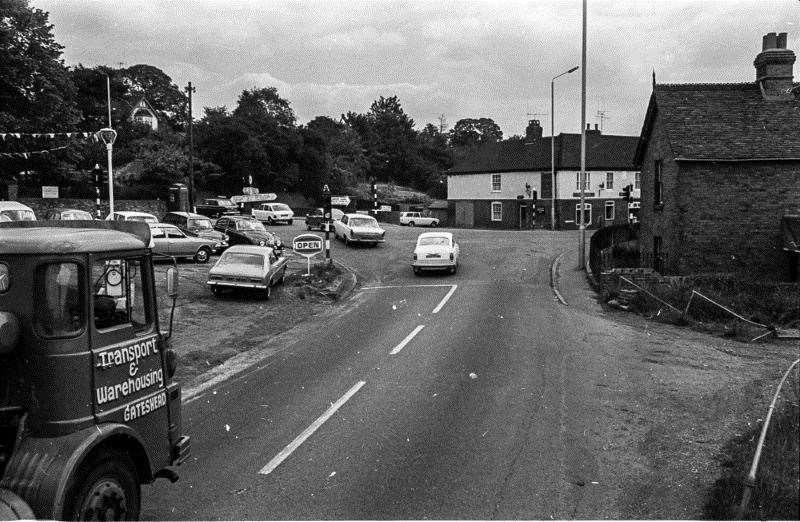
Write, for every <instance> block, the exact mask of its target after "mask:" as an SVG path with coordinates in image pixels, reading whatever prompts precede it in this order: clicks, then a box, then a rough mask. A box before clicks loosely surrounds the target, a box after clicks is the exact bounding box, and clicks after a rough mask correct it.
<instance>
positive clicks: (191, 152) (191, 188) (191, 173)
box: [186, 82, 196, 212]
mask: <svg viewBox="0 0 800 522" xmlns="http://www.w3.org/2000/svg"><path fill="white" fill-rule="evenodd" d="M195 90H196V89H195V88H194V87H192V82H189V85H188V86H187V87H186V91H187V92H188V93H189V210H190V211H192V212H194V134H193V132H192V121H193V120H194V116H193V115H192V93H193V92H194V91H195Z"/></svg>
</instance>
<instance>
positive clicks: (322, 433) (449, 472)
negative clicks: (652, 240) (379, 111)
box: [143, 223, 614, 520]
mask: <svg viewBox="0 0 800 522" xmlns="http://www.w3.org/2000/svg"><path fill="white" fill-rule="evenodd" d="M301 227H302V223H299V224H298V223H296V224H295V225H293V226H291V227H288V226H284V227H273V228H274V229H275V230H276V231H278V232H279V234H280V235H281V237H282V238H283V239H284V241H290V240H291V238H292V237H293V236H294V235H296V234H298V233H300V231H301V230H304V229H302V228H301ZM387 229H388V233H387V242H386V243H385V244H382V245H380V246H378V247H377V248H370V247H356V248H350V249H345V248H344V247H343V246H342V244H341V243H340V242H336V241H334V257H335V259H337V260H339V261H341V262H343V263H345V264H347V265H348V266H351V267H353V268H354V269H355V270H356V271H357V272H358V274H359V277H360V283H361V286H360V289H359V290H358V291H357V292H356V294H355V295H354V296H353V297H352V298H351V301H350V303H349V304H347V305H346V306H343V307H342V308H341V309H340V311H339V313H337V314H332V315H327V316H323V317H320V318H319V319H318V320H315V321H313V322H311V323H309V324H308V325H307V327H304V329H303V330H302V331H301V332H299V333H298V334H297V335H296V337H295V339H293V342H291V343H290V344H289V345H287V347H286V349H284V350H283V351H281V352H279V353H277V354H275V355H274V356H272V357H270V358H269V359H267V360H265V361H261V362H260V363H259V364H258V365H256V366H254V367H253V368H251V369H249V370H247V371H244V372H242V373H240V374H238V375H235V376H233V377H232V378H230V379H228V380H226V381H225V382H222V383H220V384H219V385H218V386H217V387H214V388H209V389H208V390H206V391H205V392H203V393H202V394H200V395H197V396H195V397H193V398H192V400H191V401H190V402H188V403H187V404H185V406H184V412H183V415H184V431H185V432H186V433H189V434H190V435H191V436H192V440H193V447H192V458H191V459H190V461H189V462H188V463H186V464H185V465H183V466H182V467H181V469H180V474H181V480H180V481H179V482H178V483H176V484H169V483H168V482H166V481H163V480H159V481H157V482H156V483H155V484H154V485H153V486H149V487H147V488H145V494H144V499H143V517H144V518H147V519H284V520H285V519H407V518H411V519H423V518H436V519H544V518H551V517H554V518H561V519H563V518H571V517H575V516H578V517H580V516H588V517H589V518H603V517H604V515H605V516H612V517H613V516H614V512H613V511H608V509H611V508H610V507H609V504H612V503H613V502H610V498H609V496H611V495H613V494H614V492H612V491H610V490H608V489H604V488H602V487H597V488H592V487H591V483H590V482H589V480H588V479H586V480H585V482H584V479H585V478H586V477H589V478H591V477H592V474H593V473H594V472H596V471H597V470H596V467H597V461H596V459H595V457H594V456H593V451H592V450H591V448H590V447H589V445H588V444H589V443H588V442H587V441H588V440H589V438H587V437H586V433H587V431H586V430H587V426H591V425H592V423H593V422H594V420H593V419H594V415H595V413H594V408H595V406H596V400H595V397H594V395H595V391H594V388H593V386H591V385H590V384H588V379H586V378H585V374H586V372H588V371H591V370H590V369H587V367H586V364H585V357H584V355H585V354H586V353H588V352H591V351H592V350H593V348H594V347H595V345H596V343H597V340H596V339H592V338H590V337H589V338H587V335H586V329H587V325H585V324H583V323H582V321H584V320H585V319H584V318H583V316H580V315H576V312H574V311H572V310H570V309H569V308H567V307H564V306H563V305H560V304H559V303H558V301H556V300H555V299H554V296H553V293H552V291H551V289H550V287H549V278H550V265H551V262H552V260H553V258H554V257H555V256H556V255H557V254H558V253H559V252H560V250H562V249H564V248H566V242H565V241H563V238H561V237H560V236H558V234H553V233H549V232H544V231H533V232H530V231H525V232H520V231H471V230H470V231H464V230H459V231H455V233H456V235H457V239H458V241H459V243H460V245H461V252H462V259H461V266H460V268H459V272H458V273H457V274H456V275H454V276H453V275H446V274H435V275H424V276H422V277H417V276H414V275H413V274H412V271H411V268H410V256H411V252H412V249H413V243H414V240H415V238H416V235H417V234H418V233H419V232H421V231H423V230H422V229H419V228H415V229H411V228H405V227H395V226H388V227H387ZM576 477H581V479H580V480H578V479H577V478H576ZM587 486H589V487H587Z"/></svg>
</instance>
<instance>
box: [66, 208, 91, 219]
mask: <svg viewBox="0 0 800 522" xmlns="http://www.w3.org/2000/svg"><path fill="white" fill-rule="evenodd" d="M61 219H73V220H90V221H91V219H92V215H91V214H89V213H88V212H84V211H83V210H71V211H69V212H64V213H63V214H61Z"/></svg>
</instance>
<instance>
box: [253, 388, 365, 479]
mask: <svg viewBox="0 0 800 522" xmlns="http://www.w3.org/2000/svg"><path fill="white" fill-rule="evenodd" d="M365 384H367V383H366V382H365V381H358V383H356V385H355V386H353V387H352V388H350V389H349V390H348V391H347V393H345V394H344V395H342V397H341V398H340V399H339V400H338V401H336V402H335V403H333V404H331V407H330V408H328V409H327V411H326V412H325V413H323V414H322V415H320V417H319V418H318V419H317V420H315V421H314V422H313V423H312V424H311V426H309V427H308V428H306V429H305V430H304V431H303V433H301V434H300V435H298V436H297V438H296V439H294V440H293V441H292V442H290V443H289V444H288V445H287V446H286V447H285V448H283V449H282V450H281V452H280V453H278V454H277V455H275V457H274V458H273V459H272V460H270V461H269V463H267V465H266V466H264V467H263V468H261V471H259V472H258V473H259V474H260V475H269V474H270V473H272V471H273V470H275V468H277V467H278V466H280V464H281V462H283V461H284V460H286V459H287V458H288V457H289V455H291V454H292V453H293V452H294V450H296V449H297V448H299V447H300V445H301V444H302V443H303V442H305V441H306V439H307V438H309V437H310V436H311V435H313V434H314V432H315V431H317V430H318V429H319V427H320V426H322V425H323V424H325V421H327V420H328V419H330V418H331V417H332V416H333V414H334V413H336V411H337V410H338V409H339V408H341V407H342V406H343V405H344V403H346V402H347V401H349V400H350V398H351V397H352V396H353V395H355V394H356V392H358V390H360V389H361V387H362V386H364V385H365Z"/></svg>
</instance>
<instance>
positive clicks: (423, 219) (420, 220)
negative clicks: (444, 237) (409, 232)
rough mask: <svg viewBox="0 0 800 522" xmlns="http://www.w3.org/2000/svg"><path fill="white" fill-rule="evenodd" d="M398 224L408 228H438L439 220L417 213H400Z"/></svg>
mask: <svg viewBox="0 0 800 522" xmlns="http://www.w3.org/2000/svg"><path fill="white" fill-rule="evenodd" d="M400 224H401V225H408V226H410V227H413V226H418V227H438V226H439V220H438V219H436V218H435V217H430V216H423V215H422V214H420V213H419V212H401V213H400Z"/></svg>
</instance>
